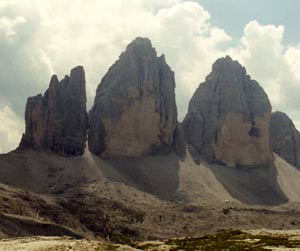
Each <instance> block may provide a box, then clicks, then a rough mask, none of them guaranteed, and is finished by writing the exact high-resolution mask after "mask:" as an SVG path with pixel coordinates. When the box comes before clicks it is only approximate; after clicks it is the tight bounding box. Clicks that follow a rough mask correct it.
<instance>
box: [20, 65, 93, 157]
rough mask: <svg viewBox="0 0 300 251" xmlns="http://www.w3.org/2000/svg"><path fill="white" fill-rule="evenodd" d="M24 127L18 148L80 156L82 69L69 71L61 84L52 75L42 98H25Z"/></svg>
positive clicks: (82, 136) (84, 124)
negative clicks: (42, 149) (47, 150)
mask: <svg viewBox="0 0 300 251" xmlns="http://www.w3.org/2000/svg"><path fill="white" fill-rule="evenodd" d="M25 124H26V129H25V134H24V135H23V137H22V140H21V143H20V146H21V147H35V148H46V149H50V150H52V151H54V152H58V153H61V154H63V155H81V154H83V152H84V148H85V143H86V134H87V127H88V118H87V112H86V91H85V74H84V70H83V67H82V66H78V67H76V68H74V69H72V71H71V74H70V77H69V76H66V77H65V78H64V79H63V80H62V81H61V82H59V81H58V78H57V76H56V75H54V76H53V77H52V78H51V81H50V84H49V88H48V89H47V91H46V92H45V94H44V96H42V95H41V94H39V95H37V96H35V97H31V98H28V100H27V104H26V110H25Z"/></svg>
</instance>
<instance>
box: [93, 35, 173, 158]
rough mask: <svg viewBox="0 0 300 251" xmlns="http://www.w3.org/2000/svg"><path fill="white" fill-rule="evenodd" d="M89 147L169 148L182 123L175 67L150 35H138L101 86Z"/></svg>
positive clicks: (109, 151) (122, 151)
mask: <svg viewBox="0 0 300 251" xmlns="http://www.w3.org/2000/svg"><path fill="white" fill-rule="evenodd" d="M89 117H90V129H89V148H90V150H91V151H92V152H93V153H95V154H96V155H101V156H110V157H113V156H141V155H145V154H151V153H158V152H169V151H170V150H171V147H172V143H173V134H174V131H175V129H176V126H177V109H176V104H175V80H174V73H173V71H171V69H170V67H169V66H168V65H167V64H166V62H165V59H164V57H157V54H156V51H155V49H154V48H153V47H152V45H151V42H150V40H149V39H147V38H136V39H135V40H134V41H133V42H131V43H130V44H129V45H128V46H127V49H126V51H125V52H123V53H122V54H121V56H120V58H119V60H118V61H117V62H116V63H115V64H114V65H113V66H111V68H110V69H109V71H108V73H107V74H106V75H105V76H104V77H103V79H102V81H101V83H100V85H99V86H98V89H97V93H96V98H95V101H94V105H93V107H92V109H91V111H90V115H89Z"/></svg>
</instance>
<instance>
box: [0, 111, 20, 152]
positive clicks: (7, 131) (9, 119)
mask: <svg viewBox="0 0 300 251" xmlns="http://www.w3.org/2000/svg"><path fill="white" fill-rule="evenodd" d="M22 124H23V121H21V120H20V118H19V117H18V116H17V115H16V114H15V113H14V112H13V111H12V110H11V109H10V108H9V107H8V106H4V107H3V108H2V109H1V110H0V139H1V142H0V153H1V152H7V151H10V150H12V149H14V148H16V146H17V145H18V144H19V142H20V135H21V134H22V132H23V131H24V128H23V126H22Z"/></svg>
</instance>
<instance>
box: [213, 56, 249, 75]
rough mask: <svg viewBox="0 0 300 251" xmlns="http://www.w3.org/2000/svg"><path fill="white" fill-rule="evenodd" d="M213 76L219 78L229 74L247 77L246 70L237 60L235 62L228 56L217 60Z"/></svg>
mask: <svg viewBox="0 0 300 251" xmlns="http://www.w3.org/2000/svg"><path fill="white" fill-rule="evenodd" d="M212 74H215V75H219V76H220V75H228V74H239V75H246V69H245V67H243V66H242V65H241V64H240V63H239V62H238V61H237V60H233V59H232V58H231V57H230V56H228V55H227V56H226V57H222V58H219V59H217V60H216V62H215V63H214V64H213V66H212ZM209 76H210V75H209Z"/></svg>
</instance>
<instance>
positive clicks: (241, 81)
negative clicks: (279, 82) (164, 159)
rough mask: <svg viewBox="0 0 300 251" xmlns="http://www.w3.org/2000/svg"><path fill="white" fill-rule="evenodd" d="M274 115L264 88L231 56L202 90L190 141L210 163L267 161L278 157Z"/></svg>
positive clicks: (188, 131)
mask: <svg viewBox="0 0 300 251" xmlns="http://www.w3.org/2000/svg"><path fill="white" fill-rule="evenodd" d="M270 113H271V105H270V102H269V100H268V97H267V95H266V93H265V92H264V90H263V89H262V88H261V87H260V86H259V84H258V83H257V82H256V81H254V80H251V78H250V76H249V75H247V74H246V70H245V68H244V67H242V66H241V65H240V64H239V63H238V62H237V61H233V60H232V59H231V58H230V57H228V56H227V57H226V58H221V59H218V60H217V61H216V62H215V63H214V64H213V67H212V72H211V73H210V74H209V75H208V76H207V78H206V81H205V82H204V83H202V84H200V86H199V87H198V89H197V90H196V92H195V94H194V95H193V97H192V99H191V101H190V103H189V109H188V114H187V115H186V117H185V119H184V122H183V126H184V131H185V135H186V138H187V142H188V143H189V144H190V145H191V146H192V147H193V148H194V150H195V151H196V152H197V153H198V154H200V155H201V156H202V158H203V159H205V160H206V161H208V162H211V163H213V162H217V163H223V164H226V165H230V166H236V165H245V166H255V165H264V164H269V163H271V162H272V161H273V155H272V151H271V149H270V137H269V120H270Z"/></svg>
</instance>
